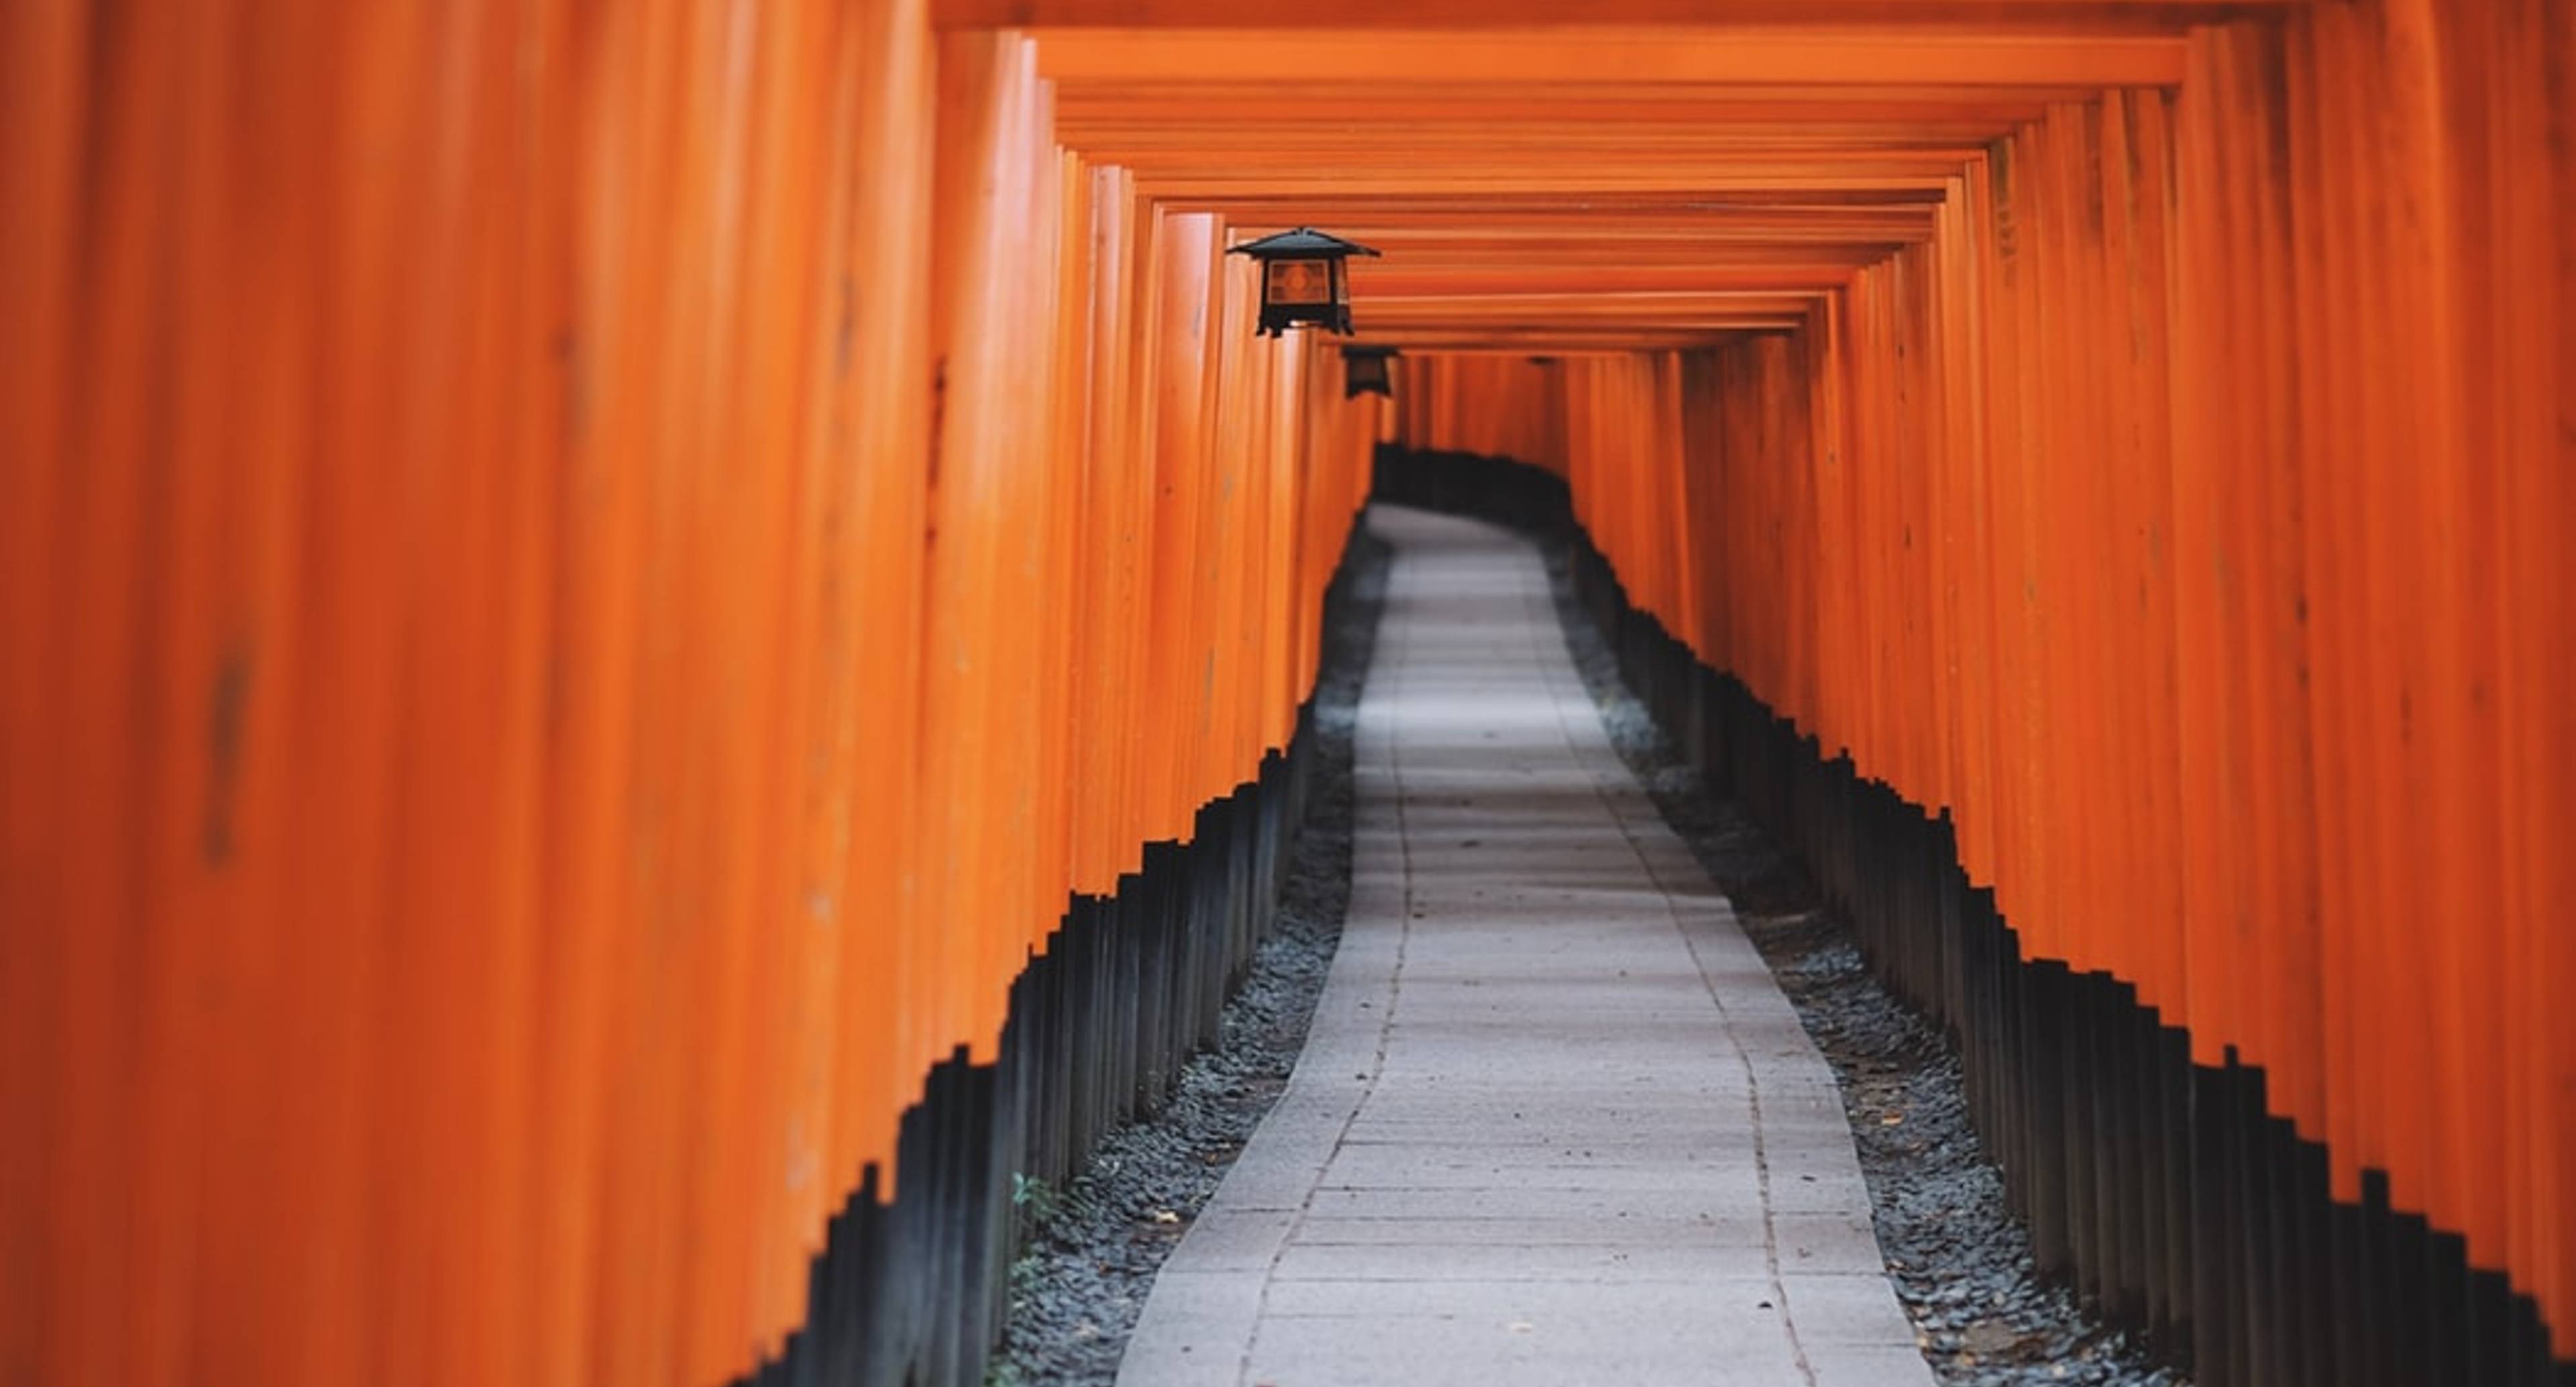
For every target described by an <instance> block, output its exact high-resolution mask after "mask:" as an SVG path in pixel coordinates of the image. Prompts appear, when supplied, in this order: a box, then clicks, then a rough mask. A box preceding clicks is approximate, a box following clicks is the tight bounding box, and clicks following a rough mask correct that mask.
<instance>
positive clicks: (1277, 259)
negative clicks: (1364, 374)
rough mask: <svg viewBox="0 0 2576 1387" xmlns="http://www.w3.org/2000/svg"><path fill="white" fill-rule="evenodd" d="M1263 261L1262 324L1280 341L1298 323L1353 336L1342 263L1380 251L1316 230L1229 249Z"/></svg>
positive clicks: (1347, 283) (1303, 228)
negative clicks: (1320, 326)
mask: <svg viewBox="0 0 2576 1387" xmlns="http://www.w3.org/2000/svg"><path fill="white" fill-rule="evenodd" d="M1227 254H1229V255H1249V256H1251V257H1252V258H1253V259H1255V260H1258V261H1260V262H1261V326H1260V327H1259V328H1258V329H1257V330H1256V331H1258V332H1263V333H1268V334H1269V335H1270V336H1272V337H1277V336H1279V335H1280V334H1281V333H1283V332H1285V331H1287V330H1288V329H1289V328H1292V327H1294V326H1296V325H1297V324H1299V323H1318V324H1321V325H1322V326H1323V327H1325V328H1326V329H1328V330H1330V331H1333V332H1337V333H1340V334H1341V335H1343V336H1344V337H1348V336H1350V334H1351V281H1350V277H1349V274H1348V272H1347V271H1346V270H1344V268H1343V266H1342V262H1343V261H1344V260H1347V259H1349V258H1350V257H1352V256H1354V255H1375V254H1377V252H1376V251H1374V250H1371V249H1369V248H1368V247H1367V246H1364V245H1361V244H1360V243H1359V242H1357V241H1345V240H1343V239H1342V238H1341V237H1339V236H1330V235H1326V234H1325V233H1323V232H1321V231H1317V230H1316V229H1315V228H1313V227H1311V226H1301V227H1298V228H1297V229H1296V230H1294V231H1282V232H1280V233H1279V234H1278V235H1276V236H1264V237H1262V238H1261V239H1260V240H1258V241H1246V242H1244V243H1243V244H1242V245H1239V246H1236V247H1235V248H1233V249H1232V250H1230V251H1228V252H1227Z"/></svg>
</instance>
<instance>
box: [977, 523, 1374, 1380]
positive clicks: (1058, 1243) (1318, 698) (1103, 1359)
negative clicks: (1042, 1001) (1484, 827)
mask: <svg viewBox="0 0 2576 1387" xmlns="http://www.w3.org/2000/svg"><path fill="white" fill-rule="evenodd" d="M1351 544H1352V550H1351V565H1352V568H1351V583H1350V587H1349V593H1350V601H1349V602H1348V603H1347V604H1346V605H1345V606H1344V607H1343V608H1341V609H1340V610H1339V611H1337V612H1336V613H1335V620H1334V622H1333V624H1332V625H1331V626H1330V627H1328V628H1327V629H1326V631H1325V632H1324V641H1325V658H1324V668H1323V677H1322V679H1321V680H1320V681H1319V682H1318V684H1317V687H1316V693H1315V722H1314V734H1315V736H1316V738H1317V745H1316V751H1317V753H1318V755H1317V756H1316V759H1315V775H1316V780H1315V786H1314V800H1313V804H1314V808H1313V811H1312V817H1310V818H1309V819H1308V821H1307V823H1306V827H1305V831H1304V832H1302V833H1300V834H1299V835H1298V837H1297V846H1296V852H1295V855H1294V856H1293V858H1292V859H1291V862H1290V867H1289V883H1288V893H1287V896H1286V897H1285V898H1284V899H1283V900H1282V901H1281V903H1280V910H1279V916H1278V920H1277V923H1276V924H1274V925H1273V926H1272V931H1271V935H1270V938H1269V939H1268V940H1266V941H1264V942H1263V944H1262V945H1261V947H1260V949H1259V950H1258V951H1257V952H1256V953H1255V954H1254V956H1253V962H1252V973H1251V976H1250V977H1249V978H1248V979H1247V980H1246V981H1245V983H1244V985H1243V990H1242V991H1241V992H1239V993H1237V994H1236V995H1235V998H1234V1000H1233V1001H1231V1002H1229V1003H1227V1004H1226V1008H1225V1011H1224V1013H1223V1015H1222V1017H1221V1019H1220V1023H1219V1024H1220V1036H1219V1039H1218V1043H1217V1046H1216V1048H1214V1049H1212V1050H1209V1051H1206V1052H1204V1053H1202V1054H1200V1055H1199V1056H1198V1057H1196V1058H1195V1059H1192V1060H1191V1061H1190V1062H1189V1064H1188V1065H1187V1066H1186V1067H1184V1068H1183V1069H1182V1071H1181V1077H1180V1083H1179V1086H1178V1087H1177V1089H1176V1090H1175V1091H1174V1092H1173V1094H1172V1097H1171V1099H1170V1101H1168V1102H1167V1103H1165V1104H1164V1106H1163V1108H1162V1109H1161V1110H1160V1111H1159V1112H1157V1113H1155V1114H1154V1115H1153V1116H1152V1117H1150V1118H1147V1119H1144V1120H1141V1121H1138V1122H1134V1123H1130V1124H1129V1125H1127V1126H1125V1127H1122V1128H1120V1129H1119V1130H1117V1131H1115V1132H1112V1133H1110V1134H1109V1136H1108V1137H1107V1138H1106V1139H1105V1140H1103V1141H1102V1143H1101V1145H1100V1149H1099V1150H1098V1151H1096V1152H1094V1153H1093V1155H1092V1160H1091V1164H1090V1166H1089V1168H1088V1169H1087V1170H1086V1171H1085V1172H1084V1173H1083V1174H1082V1175H1081V1176H1080V1177H1079V1178H1077V1179H1076V1180H1074V1182H1073V1183H1072V1185H1071V1186H1070V1187H1068V1188H1065V1189H1061V1190H1057V1189H1047V1188H1037V1187H1031V1186H1023V1187H1022V1188H1021V1189H1020V1190H1019V1191H1018V1202H1019V1205H1020V1210H1021V1218H1022V1237H1021V1246H1022V1248H1023V1249H1025V1250H1024V1252H1023V1255H1022V1256H1021V1258H1020V1260H1019V1262H1018V1263H1017V1264H1016V1265H1014V1266H1013V1267H1012V1269H1011V1317H1010V1325H1009V1328H1008V1330H1007V1332H1006V1333H1005V1335H1004V1338H1003V1341H1002V1349H1001V1352H1000V1353H998V1354H996V1355H995V1356H994V1366H993V1369H992V1372H991V1374H990V1380H991V1382H992V1383H993V1384H994V1387H1110V1384H1111V1383H1112V1382H1113V1381H1115V1380H1116V1378H1117V1376H1118V1362H1119V1359H1120V1357H1121V1356H1122V1355H1123V1354H1124V1353H1125V1352H1126V1348H1127V1338H1128V1335H1129V1334H1130V1333H1131V1332H1133V1331H1134V1329H1135V1327H1136V1316H1137V1315H1138V1314H1139V1313H1140V1312H1141V1311H1142V1310H1143V1309H1144V1308H1145V1293H1146V1292H1147V1291H1149V1290H1151V1289H1152V1288H1153V1284H1154V1273H1155V1272H1156V1271H1157V1270H1159V1269H1160V1268H1161V1267H1162V1265H1163V1259H1164V1258H1165V1257H1167V1256H1169V1255H1171V1251H1172V1249H1173V1248H1174V1247H1175V1246H1177V1245H1178V1244H1179V1243H1180V1240H1181V1235H1182V1234H1183V1233H1185V1232H1187V1231H1189V1225H1190V1220H1192V1219H1193V1218H1195V1217H1197V1215H1198V1212H1199V1209H1200V1208H1201V1207H1202V1206H1203V1205H1205V1204H1206V1203H1207V1201H1208V1197H1209V1196H1210V1195H1212V1194H1214V1193H1216V1187H1217V1183H1218V1182H1219V1181H1220V1180H1223V1179H1224V1178H1225V1173H1226V1169H1227V1167H1229V1166H1231V1165H1232V1164H1233V1163H1234V1158H1235V1156H1236V1154H1237V1153H1239V1152H1240V1151H1242V1149H1243V1144H1244V1143H1245V1142H1246V1141H1249V1140H1250V1139H1251V1137H1252V1130H1253V1128H1255V1127H1257V1126H1259V1125H1260V1124H1261V1119H1262V1117H1263V1116H1264V1115H1265V1114H1267V1113H1268V1112H1269V1111H1270V1107H1271V1104H1272V1103H1274V1102H1276V1101H1277V1100H1278V1097H1279V1094H1280V1092H1281V1091H1282V1090H1283V1089H1285V1088H1286V1087H1287V1084H1288V1074H1289V1071H1290V1070H1292V1069H1294V1068H1295V1067H1296V1065H1297V1055H1298V1052H1299V1051H1300V1050H1302V1049H1303V1048H1305V1043H1306V1025H1307V1022H1308V1020H1309V1019H1310V1018H1312V1017H1313V1016H1314V1014H1315V999H1316V998H1317V997H1318V996H1320V995H1321V994H1322V992H1323V990H1324V975H1325V973H1326V972H1327V971H1328V970H1330V968H1331V967H1332V962H1333V948H1334V945H1335V944H1337V943H1338V942H1339V941H1340V939H1341V933H1342V915H1343V912H1344V910H1345V909H1346V908H1347V907H1348V906H1349V904H1350V896H1351V744H1352V734H1353V732H1354V731H1355V729H1356V727H1357V717H1358V713H1359V704H1360V686H1361V683H1362V681H1363V680H1364V679H1365V678H1366V677H1367V674H1368V667H1369V659H1370V656H1371V655H1372V654H1373V653H1374V651H1375V648H1376V642H1377V625H1378V614H1379V612H1380V611H1381V610H1382V609H1383V608H1384V606H1385V599H1386V572H1387V564H1388V559H1389V550H1388V548H1387V545H1386V543H1385V542H1384V541H1382V540H1379V539H1377V538H1375V537H1374V536H1372V535H1370V534H1369V533H1368V532H1367V530H1366V529H1365V528H1362V529H1359V530H1357V531H1355V532H1354V534H1353V537H1352V540H1351Z"/></svg>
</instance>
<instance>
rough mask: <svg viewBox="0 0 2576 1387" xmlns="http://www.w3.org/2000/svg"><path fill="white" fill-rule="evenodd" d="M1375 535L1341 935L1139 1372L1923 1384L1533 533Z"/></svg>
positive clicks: (1563, 1382)
mask: <svg viewBox="0 0 2576 1387" xmlns="http://www.w3.org/2000/svg"><path fill="white" fill-rule="evenodd" d="M1371 524H1372V525H1373V526H1374V527H1375V528H1376V529H1377V531H1378V533H1380V534H1381V535H1383V536H1385V537H1386V538H1387V539H1388V540H1389V541H1390V542H1392V543H1393V544H1395V545H1396V546H1397V548H1398V554H1397V558H1396V565H1395V569H1394V573H1393V576H1392V580H1391V584H1390V589H1389V592H1388V597H1387V609H1386V618H1385V625H1384V626H1383V628H1382V629H1381V630H1380V632H1379V636H1378V646H1377V662H1376V665H1375V666H1374V667H1373V668H1372V670H1371V672H1370V676H1369V682H1368V689H1367V694H1366V697H1365V699H1364V700H1363V702H1362V704H1361V709H1360V728H1359V742H1358V777H1359V779H1358V796H1359V809H1358V814H1359V818H1358V825H1357V831H1356V839H1355V844H1354V863H1353V874H1354V875H1353V892H1352V898H1351V908H1350V915H1349V918H1348V922H1347V924H1346V925H1345V927H1344V932H1343V935H1342V943H1341V950H1340V953H1339V954H1338V955H1337V956H1336V957H1335V959H1334V962H1333V971H1332V976H1331V980H1330V981H1329V982H1328V983H1327V985H1326V987H1325V991H1324V996H1323V1000H1322V1002H1321V1003H1320V1005H1319V1006H1318V1008H1317V1011H1316V1015H1315V1022H1314V1028H1313V1031H1312V1033H1311V1035H1310V1036H1309V1038H1308V1041H1307V1045H1306V1051H1305V1053H1304V1055H1303V1057H1302V1058H1301V1059H1300V1060H1299V1062H1298V1067H1297V1071H1296V1075H1295V1078H1294V1079H1293V1080H1292V1082H1291V1085H1290V1088H1289V1090H1288V1092H1287V1094H1286V1095H1285V1096H1284V1097H1282V1098H1281V1100H1280V1102H1279V1105H1278V1107H1277V1108H1276V1109H1274V1110H1273V1111H1272V1113H1271V1115H1270V1117H1269V1118H1268V1120H1267V1121H1265V1122H1264V1123H1263V1124H1262V1126H1261V1128H1260V1130H1259V1132H1258V1133H1256V1134H1255V1136H1254V1138H1253V1140H1252V1143H1251V1145H1250V1146H1249V1147H1247V1148H1246V1149H1245V1151H1244V1153H1243V1156H1242V1158H1241V1159H1240V1160H1239V1161H1238V1162H1237V1163H1236V1165H1235V1167H1234V1168H1233V1170H1232V1171H1231V1172H1229V1173H1228V1175H1227V1176H1226V1179H1225V1183H1224V1184H1223V1186H1222V1187H1221V1188H1219V1190H1218V1191H1217V1194H1216V1197H1215V1199H1214V1200H1213V1201H1212V1202H1210V1204H1209V1205H1208V1207H1207V1209H1206V1211H1205V1212H1204V1213H1202V1214H1201V1215H1200V1217H1199V1220H1198V1222H1197V1223H1196V1224H1195V1225H1194V1226H1193V1227H1192V1228H1191V1230H1190V1232H1189V1235H1188V1237H1187V1238H1185V1239H1184V1240H1183V1241H1182V1243H1181V1245H1180V1247H1179V1249H1178V1250H1177V1251H1176V1252H1175V1253H1174V1254H1173V1256H1172V1258H1171V1260H1170V1261H1169V1262H1168V1263H1166V1264H1165V1266H1164V1269H1163V1272H1162V1275H1161V1277H1160V1278H1159V1279H1158V1280H1157V1281H1156V1282H1155V1286H1154V1291H1153V1295H1152V1297H1151V1299H1150V1300H1148V1301H1147V1303H1146V1306H1145V1312H1144V1317H1143V1319H1142V1320H1141V1322H1140V1323H1139V1324H1138V1326H1137V1330H1136V1335H1135V1337H1134V1339H1133V1340H1132V1341H1131V1342H1130V1344H1129V1346H1128V1350H1127V1357H1126V1360H1125V1364H1124V1366H1123V1368H1122V1370H1121V1372H1120V1374H1119V1379H1118V1380H1119V1383H1120V1384H1121V1387H1184V1385H1187V1387H1200V1385H1202V1384H1204V1385H1205V1387H1440V1384H1452V1383H1455V1384H1462V1385H1463V1387H1511V1385H1512V1384H1521V1383H1528V1384H1533V1385H1534V1387H1581V1384H1587V1383H1603V1384H1612V1383H1615V1384H1620V1387H1656V1385H1657V1384H1666V1383H1696V1384H1716V1385H1717V1387H1735V1385H1736V1384H1742V1387H1928V1384H1930V1383H1931V1382H1932V1380H1933V1379H1932V1374H1931V1371H1930V1369H1929V1368H1928V1367H1926V1366H1925V1364H1924V1362H1923V1359H1922V1357H1921V1355H1920V1354H1919V1353H1918V1352H1917V1351H1916V1349H1915V1346H1914V1334H1913V1330H1912V1328H1911V1327H1910V1326H1909V1325H1908V1323H1907V1321H1906V1319H1905V1316H1904V1314H1903V1312H1902V1311H1901V1310H1899V1309H1898V1307H1897V1302H1896V1298H1895V1296H1894V1294H1893V1293H1892V1292H1891V1291H1890V1290H1889V1287H1888V1284H1887V1280H1886V1277H1885V1275H1884V1263H1883V1261H1882V1259H1881V1256H1880V1253H1879V1249H1878V1243H1877V1239H1876V1238H1875V1237H1874V1236H1873V1234H1872V1233H1871V1231H1870V1222H1869V1207H1870V1206H1869V1195H1868V1192H1867V1191H1866V1190H1865V1189H1864V1188H1863V1186H1862V1183H1861V1176H1860V1170H1859V1166H1858V1164H1857V1162H1856V1161H1855V1159H1854V1157H1853V1154H1852V1141H1851V1135H1850V1132H1849V1130H1848V1129H1847V1128H1846V1127H1845V1125H1844V1117H1843V1109H1842V1103H1841V1098H1840V1095H1839V1093H1838V1092H1837V1090H1836V1089H1835V1086H1834V1080H1833V1076H1832V1074H1831V1072H1830V1071H1828V1070H1827V1068H1826V1067H1825V1064H1824V1061H1823V1060H1822V1059H1821V1058H1820V1057H1819V1056H1818V1055H1817V1054H1816V1051H1815V1049H1814V1047H1813V1046H1812V1045H1811V1044H1810V1043H1809V1042H1808V1039H1807V1036H1806V1033H1805V1032H1804V1031H1802V1030H1801V1029H1800V1028H1799V1025H1798V1019H1797V1016H1796V1014H1795V1013H1794V1012H1792V1011H1791V1010H1790V1007H1789V1003H1788V1002H1787V1000H1786V999H1784V998H1783V997H1782V996H1781V995H1780V991H1779V989H1778V987H1777V986H1775V985H1774V984H1773V982H1772V980H1771V975H1770V973H1769V972H1768V971H1766V970H1765V969H1764V967H1763V964H1762V960H1761V959H1760V957H1758V956H1757V955H1756V954H1755V953H1754V951H1753V948H1752V946H1751V945H1750V944H1748V943H1746V942H1745V940H1744V937H1743V936H1742V934H1741V933H1739V932H1738V930H1737V929H1736V926H1735V920H1734V916H1733V914H1732V912H1731V911H1730V910H1729V908H1728V905H1727V902H1726V899H1725V898H1724V897H1723V896H1721V895H1719V894H1718V892H1717V890H1716V888H1715V887H1714V886H1712V885H1710V883H1709V881H1708V879H1707V877H1706V876H1705V875H1704V874H1703V873H1702V872H1701V871H1700V869H1699V867H1698V865H1697V864H1696V863H1695V862H1694V861H1692V859H1691V856H1690V853H1689V851H1688V849H1687V848H1685V847H1684V846H1683V844H1682V843H1681V841H1680V840H1679V839H1677V838H1675V837H1674V836H1673V835H1672V833H1671V832H1670V831H1669V830H1668V829H1667V828H1666V827H1665V826H1664V823H1663V820H1662V819H1661V818H1659V817H1658V816H1657V814H1656V812H1655V807H1654V804H1653V803H1652V801H1650V800H1649V799H1648V798H1647V796H1646V793H1645V791H1644V789H1643V788H1642V787H1640V786H1639V785H1638V784H1637V783H1636V781H1635V780H1634V778H1632V777H1631V776H1630V775H1629V773H1628V771H1627V768H1626V767H1625V766H1624V765H1623V764H1622V763H1621V762H1620V760H1619V758H1618V755H1617V754H1616V753H1615V752H1614V751H1613V750H1612V748H1611V746H1610V744H1609V741H1608V739H1607V737H1606V736H1605V734H1604V733H1603V731H1602V728H1601V723H1600V719H1599V718H1598V717H1597V716H1596V715H1595V713H1594V711H1593V708H1592V704H1591V701H1590V699H1589V698H1588V697H1587V696H1586V694H1585V692H1584V689H1583V685H1582V682H1581V680H1580V679H1579V678H1578V676H1577V675H1576V673H1575V671H1574V668H1573V666H1572V664H1571V663H1570V662H1569V661H1568V659H1567V657H1566V653H1565V646H1564V640H1563V637H1562V636H1561V634H1560V633H1559V629H1558V627H1557V619H1556V613H1555V608H1554V606H1553V604H1552V601H1551V598H1550V595H1549V589H1548V581H1547V574H1546V571H1545V569H1544V567H1543V566H1542V565H1541V563H1540V560H1539V557H1538V555H1537V553H1536V551H1535V550H1534V549H1533V548H1532V547H1531V546H1529V545H1528V544H1527V543H1525V542H1523V541H1521V540H1519V539H1517V538H1514V537H1512V536H1510V535H1509V534H1507V533H1506V532H1504V531H1501V530H1498V529H1494V528H1492V527H1490V526H1485V525H1480V524H1477V523H1475V522H1472V521H1465V520H1458V519H1452V518H1448V517H1443V516H1435V515H1430V514H1426V513H1423V512H1419V511H1407V510H1402V509H1395V508H1389V507H1379V508H1378V509H1377V510H1376V511H1375V512H1374V513H1373V516H1372V520H1371Z"/></svg>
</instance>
